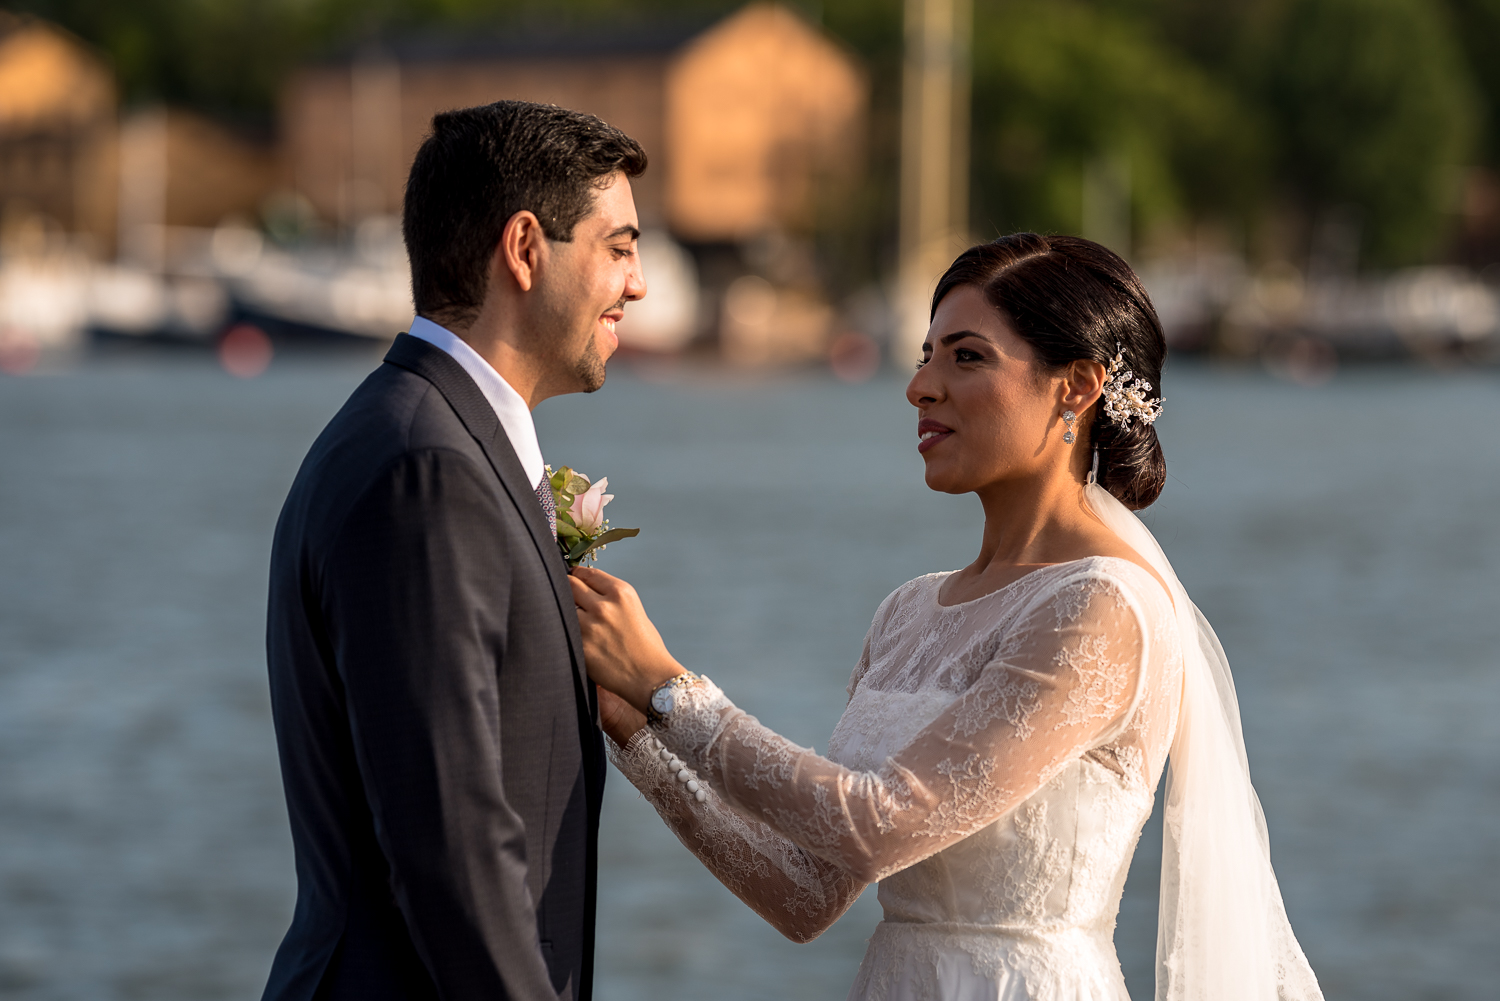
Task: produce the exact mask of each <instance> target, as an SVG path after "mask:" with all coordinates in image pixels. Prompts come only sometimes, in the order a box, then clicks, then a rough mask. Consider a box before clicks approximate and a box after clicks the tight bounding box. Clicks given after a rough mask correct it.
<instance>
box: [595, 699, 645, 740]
mask: <svg viewBox="0 0 1500 1001" xmlns="http://www.w3.org/2000/svg"><path fill="white" fill-rule="evenodd" d="M594 687H595V688H596V689H598V691H599V729H601V730H603V731H604V733H605V735H606V736H607V737H609V739H610V740H612V741H614V742H615V746H616V747H618V748H621V749H623V748H624V747H625V745H626V744H628V743H630V738H631V737H634V736H635V735H636V734H637V733H639V732H640V729H641V727H643V726H645V725H646V717H645V716H642V715H641V714H640V713H638V712H636V711H635V709H634V707H632V706H631V704H630V703H629V702H626V701H625V700H624V699H622V698H620V697H619V696H618V695H616V694H615V693H614V692H612V691H610V690H609V689H608V688H599V686H598V685H595V686H594Z"/></svg>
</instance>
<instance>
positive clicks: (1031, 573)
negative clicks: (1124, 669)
mask: <svg viewBox="0 0 1500 1001" xmlns="http://www.w3.org/2000/svg"><path fill="white" fill-rule="evenodd" d="M1092 560H1118V561H1119V562H1121V563H1128V564H1130V566H1135V564H1134V563H1131V562H1130V561H1129V560H1127V559H1123V558H1121V557H1119V556H1080V557H1079V558H1078V559H1076V560H1064V561H1062V562H1061V563H1048V564H1047V565H1046V566H1041V567H1037V568H1036V569H1035V570H1028V571H1026V572H1025V573H1023V574H1022V575H1021V576H1019V577H1017V578H1016V579H1015V580H1013V581H1011V582H1010V583H1008V584H1001V585H1000V586H999V587H997V588H995V589H994V590H993V591H986V592H985V593H984V594H981V595H980V596H979V597H977V598H970V599H969V600H968V601H960V602H957V603H956V604H952V605H945V604H943V602H942V601H941V599H940V598H939V596H938V594H939V592H940V591H942V589H943V581H945V580H947V579H948V578H949V577H952V576H953V575H954V574H956V573H958V571H957V570H949V571H947V572H946V573H940V574H934V575H933V576H934V577H936V578H937V581H936V585H937V586H935V587H934V588H933V589H932V603H933V604H934V605H936V606H937V607H938V608H939V609H941V610H942V611H945V612H947V611H952V610H954V609H958V608H966V607H968V606H969V605H973V604H976V603H978V602H981V601H985V600H987V599H989V598H993V597H994V596H995V595H997V594H1004V593H1005V592H1006V591H1009V590H1010V589H1011V588H1013V587H1015V586H1016V585H1017V584H1019V583H1021V581H1023V580H1030V579H1031V578H1033V577H1035V576H1036V575H1037V574H1039V573H1046V572H1047V571H1048V570H1056V569H1057V568H1058V567H1071V566H1075V565H1077V564H1079V563H1088V562H1090V561H1092ZM1136 569H1140V568H1139V567H1136Z"/></svg>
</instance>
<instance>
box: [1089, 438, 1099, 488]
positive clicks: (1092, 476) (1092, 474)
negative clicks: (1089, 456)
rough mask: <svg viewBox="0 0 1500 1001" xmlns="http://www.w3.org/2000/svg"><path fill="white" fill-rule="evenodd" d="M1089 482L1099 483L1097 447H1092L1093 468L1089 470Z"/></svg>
mask: <svg viewBox="0 0 1500 1001" xmlns="http://www.w3.org/2000/svg"><path fill="white" fill-rule="evenodd" d="M1089 482H1090V483H1098V482H1099V446H1097V445H1095V446H1094V468H1093V469H1090V470H1089Z"/></svg>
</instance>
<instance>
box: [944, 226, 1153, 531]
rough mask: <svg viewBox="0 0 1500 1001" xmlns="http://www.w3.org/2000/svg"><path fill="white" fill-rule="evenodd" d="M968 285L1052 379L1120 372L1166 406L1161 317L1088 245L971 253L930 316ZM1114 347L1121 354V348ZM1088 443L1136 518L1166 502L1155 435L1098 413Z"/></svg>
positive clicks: (997, 245)
mask: <svg viewBox="0 0 1500 1001" xmlns="http://www.w3.org/2000/svg"><path fill="white" fill-rule="evenodd" d="M966 285H972V286H974V287H975V288H978V289H980V290H981V291H982V292H983V293H984V297H985V300H986V301H988V302H989V304H990V305H991V306H993V307H995V309H996V310H998V311H999V312H1000V313H1001V314H1002V315H1004V317H1005V319H1006V320H1007V321H1008V323H1009V326H1010V329H1011V330H1014V331H1015V332H1016V334H1018V335H1019V336H1020V337H1021V339H1022V340H1024V341H1026V343H1028V344H1030V345H1031V347H1032V349H1033V350H1034V351H1036V356H1037V360H1038V361H1039V362H1040V363H1041V365H1042V366H1043V367H1044V368H1046V369H1051V370H1055V369H1059V368H1061V367H1063V366H1064V365H1067V364H1068V363H1069V362H1073V361H1076V360H1078V359H1080V358H1086V359H1090V360H1092V361H1096V362H1099V363H1100V364H1101V365H1104V366H1105V367H1108V366H1109V364H1110V362H1111V361H1113V360H1114V357H1115V352H1116V351H1120V352H1123V353H1124V355H1125V359H1124V366H1125V368H1127V369H1129V370H1130V371H1131V372H1133V373H1135V375H1136V376H1137V377H1139V378H1140V379H1143V380H1144V381H1146V382H1149V383H1150V384H1151V387H1152V388H1151V391H1150V392H1149V393H1148V394H1146V395H1147V396H1148V397H1149V398H1151V399H1159V398H1160V397H1161V366H1162V362H1163V361H1164V360H1165V359H1166V356H1167V342H1166V338H1165V337H1163V336H1162V330H1161V321H1160V320H1158V319H1157V317H1156V307H1154V306H1152V305H1151V299H1150V297H1149V296H1147V295H1146V289H1145V287H1144V286H1142V285H1141V280H1140V279H1139V278H1137V277H1136V275H1135V272H1134V271H1132V270H1130V265H1128V264H1126V263H1125V262H1124V261H1123V260H1121V259H1120V257H1119V255H1117V254H1115V253H1113V252H1112V251H1110V250H1108V249H1106V248H1105V247H1101V246H1100V245H1099V244H1097V243H1094V242H1093V241H1092V240H1084V239H1081V238H1079V237H1076V236H1038V235H1037V234H1036V233H1013V234H1011V235H1010V236H1002V237H1001V238H1000V239H998V240H996V241H994V242H993V243H982V244H980V245H979V246H977V247H970V248H969V249H968V250H966V251H964V252H963V253H962V254H960V255H959V256H958V260H956V261H954V262H953V264H952V265H951V266H950V267H949V268H948V270H947V272H945V273H944V274H943V277H942V278H941V279H940V280H939V281H938V285H937V291H936V292H934V293H933V295H932V312H933V314H934V315H936V313H937V308H938V303H940V302H942V301H943V297H944V296H946V295H947V294H948V293H949V292H952V291H953V290H954V289H956V288H959V287H961V286H966ZM1117 345H1118V347H1117ZM1088 441H1089V442H1091V443H1092V444H1093V446H1094V447H1095V448H1097V449H1098V450H1099V485H1100V486H1102V487H1104V489H1106V490H1108V491H1109V492H1110V493H1111V494H1113V495H1114V496H1115V497H1116V498H1118V499H1119V501H1120V503H1122V504H1124V505H1125V506H1126V507H1128V508H1130V509H1131V510H1132V511H1138V510H1140V509H1141V508H1143V507H1146V506H1147V505H1149V504H1150V503H1151V502H1152V501H1154V500H1156V498H1157V497H1159V496H1160V495H1161V490H1162V487H1163V486H1164V485H1165V484H1166V480H1167V460H1166V456H1165V455H1163V453H1162V450H1161V442H1160V441H1158V440H1157V438H1156V428H1154V427H1153V426H1151V425H1150V424H1147V423H1146V422H1144V421H1140V420H1134V421H1131V422H1130V427H1128V428H1122V427H1120V425H1118V424H1116V423H1115V422H1114V421H1112V420H1110V419H1109V417H1108V416H1106V415H1105V413H1104V407H1103V405H1102V401H1101V402H1100V403H1098V404H1095V405H1094V418H1093V422H1092V424H1091V426H1090V427H1089V428H1088Z"/></svg>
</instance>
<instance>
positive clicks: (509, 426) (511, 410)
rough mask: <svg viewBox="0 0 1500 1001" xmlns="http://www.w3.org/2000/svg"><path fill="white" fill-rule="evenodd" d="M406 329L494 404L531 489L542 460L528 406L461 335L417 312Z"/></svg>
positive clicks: (539, 475)
mask: <svg viewBox="0 0 1500 1001" xmlns="http://www.w3.org/2000/svg"><path fill="white" fill-rule="evenodd" d="M408 333H410V334H411V335H412V336H413V337H420V338H421V339H422V340H424V341H426V342H427V343H428V344H431V345H432V346H433V347H438V348H442V349H443V350H444V351H446V352H448V354H449V355H450V356H451V357H452V358H453V360H454V361H456V362H458V364H459V365H460V366H462V368H463V370H464V371H465V372H467V373H469V378H471V379H473V380H474V382H475V383H476V384H478V386H479V391H480V392H481V393H483V394H484V398H485V399H486V400H489V401H490V406H491V407H493V408H494V410H495V416H496V417H498V418H500V426H501V427H502V428H504V429H505V437H507V438H509V439H510V447H511V448H513V449H515V452H516V458H517V459H520V460H521V468H522V469H523V470H525V472H526V482H527V483H528V484H529V485H530V486H531V487H532V488H533V489H535V487H536V485H537V484H538V483H540V482H541V480H542V467H543V466H545V465H546V463H545V462H543V461H542V446H541V445H540V444H538V442H537V440H536V424H535V423H534V422H533V421H532V419H531V408H529V407H527V406H526V401H525V400H523V399H521V394H520V393H518V392H516V391H515V390H514V389H512V388H511V385H510V383H508V382H506V381H505V378H504V377H503V376H501V374H500V373H499V372H496V371H495V368H494V366H493V365H491V364H490V363H489V362H487V361H485V360H484V358H483V357H482V356H481V355H480V354H479V352H478V351H475V350H474V349H473V348H471V347H469V345H468V343H467V342H466V341H464V339H463V338H461V337H459V336H458V335H457V334H455V333H453V331H451V330H449V329H448V328H447V327H444V326H440V325H439V324H436V323H433V322H432V321H431V320H429V319H427V318H426V317H423V316H418V317H416V318H415V319H413V320H412V321H411V327H410V328H409V329H408Z"/></svg>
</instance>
